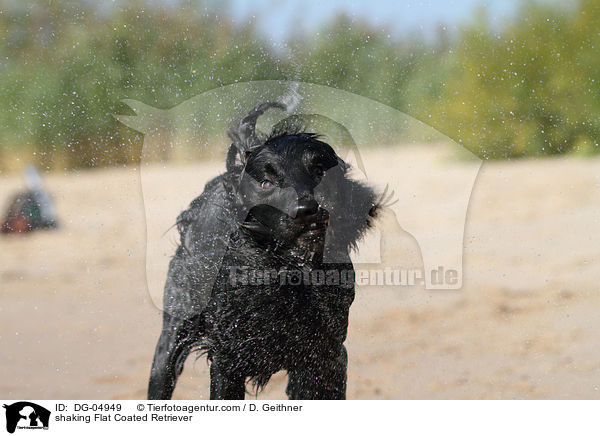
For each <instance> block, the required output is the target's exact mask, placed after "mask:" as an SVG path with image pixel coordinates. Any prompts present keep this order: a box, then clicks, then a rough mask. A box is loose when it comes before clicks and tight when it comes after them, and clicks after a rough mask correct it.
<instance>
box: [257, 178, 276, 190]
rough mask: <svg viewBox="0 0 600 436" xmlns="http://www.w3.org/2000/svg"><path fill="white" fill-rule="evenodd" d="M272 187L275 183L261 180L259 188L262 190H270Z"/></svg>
mask: <svg viewBox="0 0 600 436" xmlns="http://www.w3.org/2000/svg"><path fill="white" fill-rule="evenodd" d="M273 186H275V183H273V182H271V181H270V180H263V181H262V182H260V187H261V188H263V189H271V188H272V187H273Z"/></svg>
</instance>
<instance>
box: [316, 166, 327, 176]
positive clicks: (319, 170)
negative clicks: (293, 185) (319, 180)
mask: <svg viewBox="0 0 600 436" xmlns="http://www.w3.org/2000/svg"><path fill="white" fill-rule="evenodd" d="M315 175H316V176H317V177H323V176H324V175H325V168H323V167H317V168H315Z"/></svg>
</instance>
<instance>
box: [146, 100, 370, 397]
mask: <svg viewBox="0 0 600 436" xmlns="http://www.w3.org/2000/svg"><path fill="white" fill-rule="evenodd" d="M271 107H276V108H279V109H286V108H285V106H284V105H282V104H280V103H264V104H262V105H259V106H257V107H256V108H255V109H254V110H252V111H251V112H250V113H249V114H248V115H246V116H245V117H244V118H243V119H242V120H241V122H240V123H239V125H238V126H237V127H236V128H234V129H232V130H231V131H230V132H229V135H230V137H231V139H232V141H233V143H232V145H231V147H230V149H229V152H228V155H227V172H226V173H224V174H223V175H221V176H219V177H216V178H215V179H213V180H212V181H210V182H209V183H208V184H207V185H206V187H205V190H204V192H203V193H202V195H200V196H199V197H198V198H196V199H195V200H194V201H193V202H192V203H191V205H190V207H189V208H188V209H187V210H186V211H184V212H183V213H182V214H181V215H180V216H179V218H178V220H177V225H178V230H179V232H180V235H181V244H180V246H179V247H178V249H177V252H176V254H175V256H174V258H173V259H172V260H171V264H170V269H169V274H168V277H167V282H166V285H165V295H164V318H163V330H162V334H161V336H160V339H159V341H158V345H157V347H156V352H155V356H154V362H153V364H152V371H151V375H150V382H149V388H148V397H149V398H150V399H169V398H170V397H171V394H172V392H173V389H174V388H175V383H176V380H177V377H178V376H179V374H180V373H181V371H182V369H183V363H184V361H185V358H186V357H187V355H188V354H189V352H190V351H191V350H192V349H197V350H200V351H202V352H206V353H207V356H208V359H209V360H210V362H211V365H210V377H211V381H210V398H211V399H244V395H245V390H246V381H247V380H250V381H252V382H254V384H255V387H256V388H257V389H258V388H261V387H263V386H264V385H265V384H266V383H267V382H268V380H269V378H270V377H271V376H272V375H273V374H274V373H275V372H277V371H280V370H286V371H287V372H288V376H289V383H288V387H287V391H286V392H287V394H288V396H289V397H290V398H291V399H344V398H345V395H346V367H347V355H346V350H345V347H344V345H343V343H344V340H345V339H346V332H347V327H348V311H349V308H350V305H351V304H352V301H353V299H354V269H353V266H352V263H351V261H350V256H349V252H350V250H351V249H352V248H354V247H355V245H356V242H357V240H358V239H359V238H360V237H361V235H362V234H363V233H364V232H365V231H366V230H367V229H368V228H369V227H370V226H371V224H372V219H373V218H374V217H375V215H376V214H377V211H378V209H379V207H381V205H380V204H379V203H378V201H377V200H376V196H375V193H374V191H373V190H372V189H371V188H369V187H366V186H364V185H362V184H360V183H358V182H356V181H353V180H351V179H350V178H348V176H347V171H348V165H347V164H346V163H344V162H343V161H342V159H340V158H339V157H338V156H337V155H336V153H335V152H334V150H333V149H332V148H331V147H330V146H329V145H328V144H326V143H324V142H322V141H320V140H319V136H318V135H316V134H312V133H305V132H303V131H301V130H298V129H296V130H294V129H291V130H290V129H289V128H288V129H286V130H281V129H279V130H278V129H275V132H274V133H272V134H271V135H270V136H269V137H268V138H266V139H259V138H258V137H257V134H256V132H255V125H256V120H257V118H258V117H259V116H260V115H261V114H263V113H264V112H265V111H266V110H267V109H268V108H271Z"/></svg>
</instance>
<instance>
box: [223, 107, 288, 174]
mask: <svg viewBox="0 0 600 436" xmlns="http://www.w3.org/2000/svg"><path fill="white" fill-rule="evenodd" d="M272 107H274V108H277V109H281V110H284V111H287V106H286V105H285V104H283V103H280V102H277V101H274V102H267V103H262V104H259V105H258V106H256V107H255V108H254V109H252V110H251V111H250V112H248V113H247V114H246V115H245V116H244V117H243V118H242V119H241V120H240V122H239V123H238V124H237V125H236V126H234V127H232V128H231V129H229V131H228V132H227V133H228V135H229V137H230V138H231V146H230V147H229V151H228V153H227V171H233V170H235V169H236V168H240V167H243V166H244V165H245V164H246V159H247V158H248V154H249V153H250V152H251V151H252V149H253V148H255V147H258V146H259V145H260V144H261V141H260V139H259V138H258V136H257V135H256V120H258V117H260V116H261V115H262V114H264V113H265V112H266V111H267V110H269V109H270V108H272Z"/></svg>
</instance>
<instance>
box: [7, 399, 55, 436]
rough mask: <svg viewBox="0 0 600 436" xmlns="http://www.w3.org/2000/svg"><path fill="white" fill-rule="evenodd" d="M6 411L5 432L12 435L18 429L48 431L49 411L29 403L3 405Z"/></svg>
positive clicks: (20, 402)
mask: <svg viewBox="0 0 600 436" xmlns="http://www.w3.org/2000/svg"><path fill="white" fill-rule="evenodd" d="M3 407H4V408H5V409H6V431H8V432H9V433H14V432H15V430H16V429H17V428H18V429H30V430H31V429H44V430H47V429H48V424H49V423H50V411H49V410H48V409H46V408H44V407H42V406H40V405H38V404H35V403H31V402H29V401H19V402H17V403H13V404H10V405H8V404H4V406H3Z"/></svg>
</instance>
